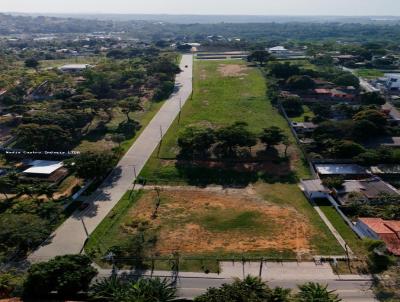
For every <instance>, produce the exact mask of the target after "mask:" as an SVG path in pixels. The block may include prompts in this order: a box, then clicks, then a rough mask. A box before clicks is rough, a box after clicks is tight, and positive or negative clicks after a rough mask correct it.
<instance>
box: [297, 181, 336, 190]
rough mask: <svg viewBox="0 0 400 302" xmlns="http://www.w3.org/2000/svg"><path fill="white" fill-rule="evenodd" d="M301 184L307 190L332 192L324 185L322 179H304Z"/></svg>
mask: <svg viewBox="0 0 400 302" xmlns="http://www.w3.org/2000/svg"><path fill="white" fill-rule="evenodd" d="M301 185H302V186H303V188H304V190H305V191H307V192H325V193H329V192H330V191H329V190H328V189H327V188H325V187H324V185H323V184H322V181H321V180H320V179H310V180H303V181H302V182H301Z"/></svg>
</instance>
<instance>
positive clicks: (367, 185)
mask: <svg viewBox="0 0 400 302" xmlns="http://www.w3.org/2000/svg"><path fill="white" fill-rule="evenodd" d="M351 192H357V193H361V194H362V195H363V196H365V197H366V198H368V199H376V198H378V197H379V196H380V195H382V194H388V195H391V196H398V197H400V195H399V192H398V191H397V190H396V189H394V188H393V187H392V186H390V185H389V184H387V183H386V182H384V181H382V180H381V179H379V178H377V177H375V178H371V179H366V180H347V181H345V182H344V184H343V189H341V190H338V193H339V194H345V195H346V194H348V193H351Z"/></svg>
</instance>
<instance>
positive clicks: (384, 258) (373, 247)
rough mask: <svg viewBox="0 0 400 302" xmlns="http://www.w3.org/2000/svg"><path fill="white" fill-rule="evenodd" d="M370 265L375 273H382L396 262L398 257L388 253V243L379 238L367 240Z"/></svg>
mask: <svg viewBox="0 0 400 302" xmlns="http://www.w3.org/2000/svg"><path fill="white" fill-rule="evenodd" d="M364 244H365V245H366V247H367V250H368V265H369V267H370V269H371V271H372V272H373V273H381V272H384V271H386V270H387V269H389V267H390V266H392V265H394V264H396V259H395V258H394V257H391V256H389V255H388V253H387V247H386V244H385V243H384V242H383V241H379V240H366V241H365V243H364Z"/></svg>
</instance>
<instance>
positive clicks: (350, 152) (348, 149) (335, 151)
mask: <svg viewBox="0 0 400 302" xmlns="http://www.w3.org/2000/svg"><path fill="white" fill-rule="evenodd" d="M365 151H366V150H365V149H364V147H363V146H361V145H359V144H357V143H354V142H352V141H338V142H336V143H335V144H334V146H333V148H332V150H331V151H330V153H331V154H332V155H333V156H335V157H337V158H346V159H352V158H353V157H356V156H357V155H360V154H361V153H364V152H365Z"/></svg>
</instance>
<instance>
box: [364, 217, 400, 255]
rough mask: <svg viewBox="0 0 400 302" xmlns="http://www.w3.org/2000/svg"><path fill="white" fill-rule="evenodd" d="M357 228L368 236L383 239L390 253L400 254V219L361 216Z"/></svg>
mask: <svg viewBox="0 0 400 302" xmlns="http://www.w3.org/2000/svg"><path fill="white" fill-rule="evenodd" d="M356 228H357V229H358V230H359V231H360V233H362V234H364V236H365V237H367V238H372V239H375V240H382V241H383V242H384V243H385V244H386V247H387V249H388V251H389V252H390V253H392V254H393V255H396V256H400V221H399V220H383V219H381V218H359V219H358V220H357V222H356Z"/></svg>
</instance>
